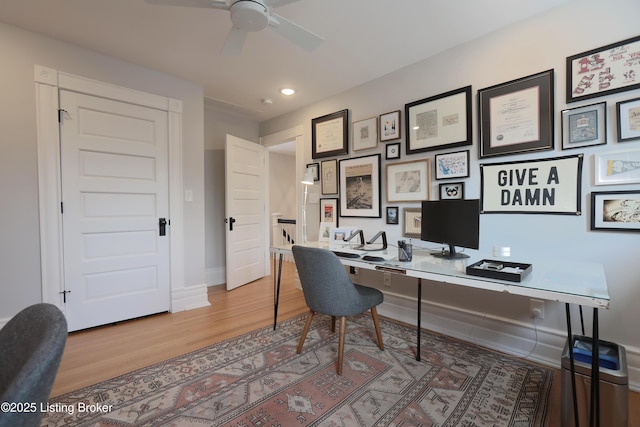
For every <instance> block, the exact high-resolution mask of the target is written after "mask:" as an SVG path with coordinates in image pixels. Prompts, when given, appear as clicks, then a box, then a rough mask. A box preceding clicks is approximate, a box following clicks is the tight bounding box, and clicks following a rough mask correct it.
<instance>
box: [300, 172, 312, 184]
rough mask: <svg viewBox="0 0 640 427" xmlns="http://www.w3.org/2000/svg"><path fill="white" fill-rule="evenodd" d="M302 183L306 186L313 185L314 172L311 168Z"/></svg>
mask: <svg viewBox="0 0 640 427" xmlns="http://www.w3.org/2000/svg"><path fill="white" fill-rule="evenodd" d="M302 183H303V184H304V185H313V170H312V169H311V168H307V171H306V172H305V173H304V177H302Z"/></svg>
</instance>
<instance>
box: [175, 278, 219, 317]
mask: <svg viewBox="0 0 640 427" xmlns="http://www.w3.org/2000/svg"><path fill="white" fill-rule="evenodd" d="M210 305H211V304H210V303H209V299H208V296H207V285H206V284H204V283H203V284H201V285H197V286H189V287H182V288H179V289H172V290H171V311H173V312H176V311H185V310H193V309H195V308H202V307H208V306H210Z"/></svg>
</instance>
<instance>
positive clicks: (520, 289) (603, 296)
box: [270, 242, 609, 426]
mask: <svg viewBox="0 0 640 427" xmlns="http://www.w3.org/2000/svg"><path fill="white" fill-rule="evenodd" d="M304 245H305V246H311V247H317V248H324V249H329V250H333V251H340V252H351V253H356V254H358V255H375V256H381V257H383V258H385V260H384V261H380V262H373V261H365V260H363V259H362V258H340V261H341V262H342V264H344V265H347V266H353V267H358V268H364V269H368V270H378V271H383V272H388V273H392V274H400V275H404V276H407V277H414V278H416V279H417V285H418V286H417V288H418V289H417V291H418V295H417V299H418V313H417V317H418V318H417V324H416V335H417V345H416V360H420V340H421V336H420V335H421V334H420V324H421V312H422V280H423V279H424V280H431V281H434V282H440V283H450V284H453V285H458V286H467V287H470V288H477V289H484V290H489V291H495V292H506V293H510V294H514V295H522V296H525V297H530V298H539V299H544V300H548V301H559V302H563V303H565V308H566V317H567V336H568V340H569V341H571V339H572V336H573V334H572V331H571V312H570V304H575V305H579V306H581V307H582V306H586V307H592V308H593V326H592V330H593V336H592V339H593V349H592V354H594V355H598V354H599V348H598V343H599V337H598V309H599V308H604V309H608V308H609V291H608V289H607V280H606V277H605V274H604V269H603V267H602V265H600V264H595V263H581V262H565V261H562V260H555V261H547V260H527V261H526V262H527V263H531V264H532V265H533V270H532V271H531V273H530V274H529V275H528V276H526V277H525V278H524V279H523V281H522V282H510V281H505V280H497V279H489V278H485V277H476V276H470V275H467V274H466V267H467V265H471V264H473V263H475V262H477V261H480V260H482V259H491V258H492V257H491V256H486V257H482V256H479V257H477V259H475V258H465V259H456V260H447V259H442V258H436V257H433V256H431V255H430V254H429V253H428V252H427V251H426V250H419V249H416V247H415V246H414V250H413V260H412V261H410V262H400V261H398V257H397V248H395V247H390V248H389V249H387V250H384V251H373V252H372V251H363V250H359V249H357V248H355V247H354V246H352V245H349V244H340V245H336V244H332V245H329V243H325V242H308V243H305V244H304ZM291 247H292V245H283V246H273V247H271V249H270V250H271V253H272V254H274V259H273V262H274V320H273V322H274V323H273V328H274V329H275V328H276V322H277V318H278V302H279V297H280V275H281V272H282V258H283V256H284V255H286V254H291V253H292V252H291ZM276 260H278V261H279V265H278V266H277V270H276ZM581 317H582V316H581ZM569 355H570V364H571V372H572V373H575V367H574V360H573V352H571V351H570V352H569ZM599 373H600V367H599V357H594V358H593V367H592V370H591V375H592V382H591V386H592V389H591V393H592V394H591V398H592V401H595V402H596V405H591V408H594V409H592V414H591V415H592V417H591V418H594V417H595V420H596V421H597V423H596V425H598V426H599V425H600V424H599V418H600V416H599V412H600V404H599V402H600V395H599V389H600V387H599V385H600V384H599V383H600V378H599ZM571 378H572V387H573V396H574V399H573V401H574V418H575V420H576V423H577V419H578V407H577V399H576V398H575V396H576V388H575V375H572V376H571ZM594 411H595V412H594Z"/></svg>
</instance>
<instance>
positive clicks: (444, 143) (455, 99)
mask: <svg viewBox="0 0 640 427" xmlns="http://www.w3.org/2000/svg"><path fill="white" fill-rule="evenodd" d="M404 111H405V131H406V135H407V138H406V145H407V154H415V153H422V152H425V151H433V150H440V149H442V148H452V147H459V146H463V145H471V144H472V143H473V141H472V130H471V86H466V87H463V88H460V89H455V90H452V91H449V92H445V93H441V94H439V95H435V96H431V97H429V98H424V99H420V100H418V101H414V102H411V103H409V104H405V106H404Z"/></svg>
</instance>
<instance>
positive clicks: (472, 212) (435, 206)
mask: <svg viewBox="0 0 640 427" xmlns="http://www.w3.org/2000/svg"><path fill="white" fill-rule="evenodd" d="M420 239H421V240H425V241H428V242H434V243H442V244H445V245H447V246H449V250H448V251H447V250H444V251H443V252H442V253H435V254H433V255H434V256H438V257H443V258H468V257H469V256H468V255H466V254H463V253H459V252H456V246H459V247H463V248H469V249H478V248H479V247H480V201H479V200H478V199H469V200H462V199H455V200H453V199H452V200H427V201H423V202H422V221H421V229H420Z"/></svg>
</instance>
